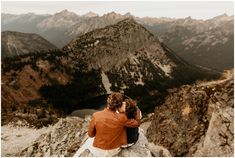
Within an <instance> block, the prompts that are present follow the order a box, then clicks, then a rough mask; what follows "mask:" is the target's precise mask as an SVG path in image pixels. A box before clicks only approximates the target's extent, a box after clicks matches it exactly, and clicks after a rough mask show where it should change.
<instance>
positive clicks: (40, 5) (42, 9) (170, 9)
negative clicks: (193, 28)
mask: <svg viewBox="0 0 235 158" xmlns="http://www.w3.org/2000/svg"><path fill="white" fill-rule="evenodd" d="M233 3H234V2H233V1H207V2H204V1H125V2H124V1H111V2H108V1H88V2H85V1H82V2H81V1H80V2H78V1H59V2H58V1H2V3H1V7H2V12H3V13H13V14H20V13H28V12H33V13H37V14H45V13H50V14H54V13H56V12H60V11H62V10H64V9H67V10H69V11H72V12H75V13H77V14H79V15H82V14H85V13H87V12H89V11H92V12H95V13H98V14H99V15H103V14H105V13H107V12H111V11H115V12H117V13H121V14H125V13H127V12H130V13H131V14H133V15H135V16H139V17H144V16H149V17H171V18H185V17H187V16H191V17H192V18H195V19H208V18H212V17H214V16H217V15H221V14H223V13H226V14H228V15H233V14H234V4H233Z"/></svg>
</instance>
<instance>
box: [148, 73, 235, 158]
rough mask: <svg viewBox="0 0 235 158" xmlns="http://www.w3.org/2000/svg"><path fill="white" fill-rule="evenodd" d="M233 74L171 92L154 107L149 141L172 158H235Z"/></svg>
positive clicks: (226, 74)
mask: <svg viewBox="0 0 235 158" xmlns="http://www.w3.org/2000/svg"><path fill="white" fill-rule="evenodd" d="M233 75H234V73H233V70H231V71H227V72H226V73H224V75H223V76H222V77H221V78H220V80H216V81H212V82H198V83H196V84H194V85H184V86H181V87H180V88H179V89H171V90H169V92H170V93H169V95H168V96H167V97H166V100H165V102H164V103H163V104H162V105H160V106H157V107H156V108H155V114H154V116H153V119H152V122H151V125H150V126H149V128H148V130H147V137H148V140H149V141H150V142H153V143H155V144H158V145H161V146H164V147H165V148H167V149H168V150H169V151H170V153H171V154H172V156H189V157H190V156H195V157H198V156H199V157H200V156H232V155H233V153H234V145H233V142H234V133H233V131H234V120H233V119H234V96H233V92H234V83H233V80H234V79H233Z"/></svg>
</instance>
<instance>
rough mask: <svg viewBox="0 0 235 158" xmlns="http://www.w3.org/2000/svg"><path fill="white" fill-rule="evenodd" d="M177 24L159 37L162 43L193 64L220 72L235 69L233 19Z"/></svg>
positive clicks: (224, 18)
mask: <svg viewBox="0 0 235 158" xmlns="http://www.w3.org/2000/svg"><path fill="white" fill-rule="evenodd" d="M178 22H180V20H179V21H178ZM178 22H177V24H176V25H175V26H173V27H170V28H168V30H167V31H166V32H164V33H162V34H160V36H159V38H160V39H161V41H164V43H165V44H166V45H168V46H170V47H171V48H172V49H173V50H175V51H176V52H177V54H178V55H180V56H181V57H182V58H184V59H185V60H187V61H189V62H190V63H193V64H197V65H201V66H204V67H209V68H213V69H216V70H219V71H223V70H225V69H230V68H233V63H234V61H233V49H234V46H233V43H234V37H233V36H234V32H233V25H234V24H233V17H232V16H227V15H223V16H219V17H215V18H213V19H210V20H206V21H197V20H193V19H190V18H189V19H187V20H186V19H185V20H183V21H182V22H181V23H178ZM156 32H157V30H156Z"/></svg>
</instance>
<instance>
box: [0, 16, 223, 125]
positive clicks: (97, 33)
mask: <svg viewBox="0 0 235 158" xmlns="http://www.w3.org/2000/svg"><path fill="white" fill-rule="evenodd" d="M219 75H220V73H218V72H215V71H212V70H209V69H204V68H201V67H198V66H194V65H192V64H189V63H188V62H186V61H184V60H183V59H181V58H180V57H179V56H178V55H177V54H176V53H175V52H174V51H172V50H171V49H170V48H169V47H167V46H166V45H165V44H164V43H162V42H160V41H159V40H158V38H156V37H155V36H154V35H153V34H152V33H150V32H149V31H148V30H147V29H145V28H144V27H143V26H142V25H140V24H139V23H137V22H135V20H134V19H133V18H127V19H124V20H122V21H120V22H118V23H116V24H114V25H109V26H106V27H104V28H100V29H96V30H94V31H91V32H88V33H86V34H84V35H82V36H78V37H76V38H74V39H73V40H72V41H71V42H69V43H68V44H67V45H66V46H65V47H63V48H62V50H58V49H54V50H50V51H39V52H36V53H34V54H24V55H20V56H15V57H12V58H5V59H3V61H2V109H3V110H2V112H3V115H2V116H3V117H2V118H3V121H2V122H3V123H6V122H7V120H8V119H12V117H13V118H14V117H15V116H14V114H15V113H18V112H20V113H23V115H21V116H20V117H23V118H24V119H30V122H37V123H38V122H40V121H41V122H44V123H45V124H47V123H51V122H53V121H54V120H53V118H54V117H53V115H59V114H60V113H62V114H69V113H71V112H72V111H73V110H76V109H79V108H84V107H83V105H82V104H81V102H82V101H84V100H86V99H90V98H94V97H99V96H104V95H107V94H110V93H112V92H123V93H125V94H126V95H129V96H131V97H133V98H135V99H137V100H138V102H139V104H140V107H141V108H142V110H143V112H148V111H152V110H153V108H154V107H155V106H156V105H157V104H159V103H160V102H161V101H163V99H164V97H163V96H164V95H165V94H166V93H167V89H168V88H172V87H176V86H179V85H182V84H190V83H194V82H195V81H196V80H203V79H214V78H218V77H219ZM86 108H93V109H95V108H97V107H95V105H90V107H86ZM14 112H15V113H14ZM25 113H27V114H32V115H33V116H34V117H32V116H31V115H30V117H29V118H27V116H29V115H24V114H25ZM17 117H19V116H18V115H17ZM25 117H26V118H25ZM45 117H46V118H47V119H46V120H45ZM41 122H40V123H39V126H40V125H42V124H44V123H41Z"/></svg>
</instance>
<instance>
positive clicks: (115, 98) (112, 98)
mask: <svg viewBox="0 0 235 158" xmlns="http://www.w3.org/2000/svg"><path fill="white" fill-rule="evenodd" d="M123 100H124V97H123V95H122V94H121V93H112V94H110V95H109V96H108V100H107V103H108V107H109V109H110V110H113V111H115V110H117V109H118V108H120V107H121V106H122V102H123Z"/></svg>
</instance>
